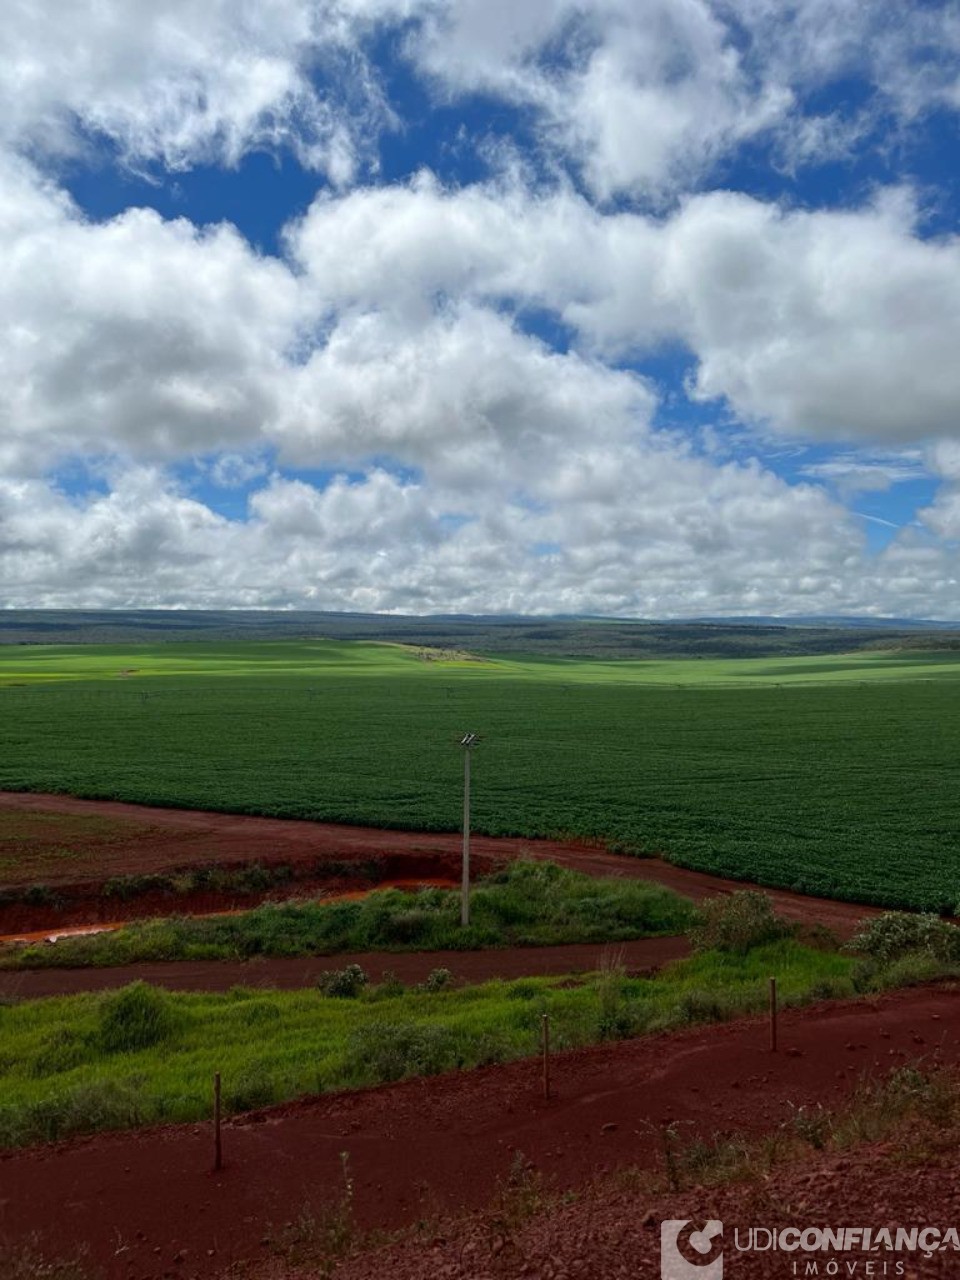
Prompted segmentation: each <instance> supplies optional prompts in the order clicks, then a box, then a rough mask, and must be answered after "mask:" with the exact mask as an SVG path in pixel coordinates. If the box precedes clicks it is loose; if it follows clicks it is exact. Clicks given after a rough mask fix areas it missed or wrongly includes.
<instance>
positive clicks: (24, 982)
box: [0, 938, 690, 1000]
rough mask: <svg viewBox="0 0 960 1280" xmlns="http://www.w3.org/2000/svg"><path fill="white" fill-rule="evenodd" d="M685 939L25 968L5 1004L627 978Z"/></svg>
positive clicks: (4, 984) (3, 995) (7, 979)
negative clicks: (161, 990) (608, 962)
mask: <svg viewBox="0 0 960 1280" xmlns="http://www.w3.org/2000/svg"><path fill="white" fill-rule="evenodd" d="M689 951H690V945H689V943H688V942H687V941H686V939H685V938H639V939H637V940H636V941H633V942H615V943H610V944H609V945H607V946H605V945H603V944H602V943H595V942H592V943H576V944H573V945H569V946H561V947H511V948H504V949H502V950H501V949H489V950H486V951H409V952H402V951H365V952H362V953H358V954H355V955H343V954H337V955H333V956H306V957H302V956H298V957H296V958H293V959H276V960H270V959H264V958H262V957H261V958H258V959H256V960H237V961H230V960H207V961H190V960H171V961H167V962H157V963H155V964H138V965H128V966H124V967H120V968H116V969H21V970H16V971H10V972H2V971H0V999H12V1000H39V999H41V998H42V997H44V996H55V995H56V996H61V995H75V994H76V993H77V992H78V991H107V990H110V989H112V988H114V987H123V986H126V985H127V983H128V982H137V981H138V980H139V981H142V982H152V983H153V984H154V985H156V986H160V987H167V988H168V989H169V990H170V991H229V989H230V988H231V987H235V986H241V987H275V988H276V987H278V988H280V989H281V990H285V991H289V990H296V989H298V988H300V987H312V986H314V985H315V984H316V981H317V978H318V976H319V975H320V974H321V973H322V972H323V971H324V970H325V969H343V968H344V967H345V966H346V965H348V964H358V965H360V967H361V968H362V969H364V970H365V971H366V973H367V975H368V976H369V978H370V980H371V981H372V982H380V981H381V980H382V978H383V976H384V974H386V973H392V974H394V975H395V976H396V977H397V978H399V979H400V981H401V982H406V983H412V982H422V981H423V980H424V978H426V977H427V975H428V974H429V973H430V971H431V970H432V969H449V970H450V972H451V973H452V974H453V976H454V978H455V979H456V980H457V981H460V982H487V981H489V980H490V979H491V978H530V977H537V976H545V975H548V974H561V973H589V972H592V971H593V970H594V969H596V968H597V967H598V966H599V965H600V963H601V961H602V959H603V957H604V955H605V954H608V955H612V956H616V957H618V959H621V960H622V963H623V965H624V968H625V969H626V970H627V972H628V973H636V972H641V971H644V970H648V969H658V968H659V967H660V966H661V965H664V964H667V963H668V962H669V961H670V960H679V959H680V957H681V956H685V955H687V954H689Z"/></svg>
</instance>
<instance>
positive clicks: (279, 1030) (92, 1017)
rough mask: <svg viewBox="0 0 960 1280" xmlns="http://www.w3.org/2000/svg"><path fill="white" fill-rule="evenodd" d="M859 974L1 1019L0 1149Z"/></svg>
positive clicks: (158, 1004) (631, 982)
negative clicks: (213, 1099)
mask: <svg viewBox="0 0 960 1280" xmlns="http://www.w3.org/2000/svg"><path fill="white" fill-rule="evenodd" d="M852 964H853V962H852V961H851V960H849V959H847V958H846V957H842V956H839V955H835V954H831V953H828V952H824V951H818V950H812V949H809V948H806V947H803V946H801V945H799V944H798V943H797V942H796V941H793V940H784V941H781V942H778V943H775V944H772V945H770V946H767V947H760V948H756V949H754V950H753V951H751V952H750V953H749V954H748V955H746V956H734V955H721V954H718V953H708V954H704V955H699V956H696V957H694V958H692V959H690V960H686V961H681V962H679V963H677V964H675V965H673V966H671V967H670V968H669V969H668V970H665V971H664V972H662V973H660V974H658V975H657V976H655V977H653V978H626V977H624V976H623V975H622V973H621V972H619V971H618V970H617V969H616V968H609V969H607V970H606V971H603V972H600V973H599V974H597V975H596V976H595V977H594V978H592V979H590V980H587V981H584V982H582V983H580V984H578V985H570V983H569V980H564V979H546V978H537V979H534V978H530V979H523V980H522V981H516V982H492V983H486V984H484V985H483V986H478V987H465V988H461V989H458V990H446V989H442V990H440V991H439V992H436V993H433V994H431V993H428V992H425V991H416V990H414V991H410V990H406V991H404V990H402V989H400V990H398V987H397V984H389V985H388V984H384V985H383V986H381V987H380V988H369V987H367V988H364V989H363V991H362V994H361V995H360V997H359V998H357V999H337V998H334V997H330V996H324V995H321V994H320V993H319V992H318V991H309V990H307V991H295V992H274V991H269V992H267V991H252V990H246V989H235V990H234V991H232V992H230V993H229V994H226V995H196V994H176V995H175V994H169V993H167V992H161V991H158V990H155V989H152V988H148V987H144V986H143V984H136V985H135V986H134V987H132V988H131V987H128V988H124V989H123V990H122V991H121V992H115V993H110V994H107V995H104V994H98V995H82V996H71V997H64V998H58V999H47V1000H39V1001H29V1002H24V1003H21V1004H14V1005H7V1006H5V1007H0V1046H2V1047H0V1143H2V1144H3V1145H7V1146H12V1145H18V1144H23V1143H28V1142H34V1141H42V1140H48V1139H54V1138H59V1137H64V1136H67V1135H68V1134H70V1133H77V1132H84V1131H90V1130H94V1129H113V1128H125V1127H131V1126H136V1125H141V1124H147V1123H151V1122H154V1121H190V1120H196V1119H199V1118H201V1117H204V1116H207V1115H208V1114H209V1112H210V1089H211V1080H212V1078H213V1073H214V1072H215V1071H220V1072H221V1073H222V1076H223V1082H224V1083H223V1087H224V1097H225V1101H226V1106H227V1110H228V1111H238V1110H244V1109H248V1108H251V1107H257V1106H262V1105H266V1104H268V1103H271V1102H277V1101H280V1100H282V1099H286V1098H290V1097H294V1096H296V1095H299V1094H302V1093H310V1092H317V1091H324V1090H330V1089H337V1088H343V1087H353V1086H365V1085H371V1084H376V1083H379V1082H381V1081H384V1080H392V1079H400V1078H402V1077H404V1076H407V1075H414V1074H416V1075H430V1074H434V1073H436V1072H440V1071H447V1070H453V1069H457V1068H464V1067H470V1066H474V1065H478V1064H482V1063H487V1062H502V1061H507V1060H509V1059H512V1058H517V1057H522V1056H525V1055H529V1054H533V1053H535V1052H536V1051H537V1048H538V1045H539V1037H540V1027H541V1014H543V1013H549V1015H550V1024H551V1040H552V1043H553V1045H554V1047H555V1048H556V1049H557V1050H562V1049H565V1048H571V1047H575V1046H581V1045H585V1044H590V1043H594V1042H596V1041H598V1040H603V1039H611V1038H617V1037H621V1036H624V1035H633V1034H637V1033H639V1032H643V1031H653V1030H658V1029H664V1028H667V1027H673V1026H680V1025H684V1024H687V1023H693V1022H698V1021H705V1020H706V1021H714V1020H720V1019H723V1018H727V1017H731V1016H734V1015H735V1014H737V1013H741V1012H745V1011H759V1010H761V1009H762V1008H763V1007H764V1002H765V1000H766V991H767V977H768V975H769V974H771V973H776V974H777V976H778V980H779V988H780V992H781V996H782V999H783V1000H784V1001H786V1002H793V1001H799V1000H802V999H805V998H808V997H810V996H811V995H823V994H825V993H826V992H827V991H828V990H829V991H830V992H831V993H833V994H841V993H844V992H850V991H852V986H851V984H850V977H849V975H850V972H851V967H852Z"/></svg>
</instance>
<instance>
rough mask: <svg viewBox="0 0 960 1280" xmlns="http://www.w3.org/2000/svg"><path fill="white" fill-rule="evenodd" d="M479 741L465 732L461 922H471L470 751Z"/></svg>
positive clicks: (464, 925)
mask: <svg viewBox="0 0 960 1280" xmlns="http://www.w3.org/2000/svg"><path fill="white" fill-rule="evenodd" d="M476 742H477V735H476V734H475V733H465V734H464V735H463V737H462V738H461V740H460V745H461V747H463V866H462V874H461V883H460V924H461V925H462V927H463V928H464V929H465V928H466V927H467V925H468V924H469V923H470V752H471V751H472V750H473V748H474V746H475V745H476Z"/></svg>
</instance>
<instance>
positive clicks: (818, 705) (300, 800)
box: [0, 640, 960, 910]
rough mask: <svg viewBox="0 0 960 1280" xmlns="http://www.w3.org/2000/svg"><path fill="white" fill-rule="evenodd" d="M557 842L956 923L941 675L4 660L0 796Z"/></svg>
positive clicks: (239, 647) (871, 663) (958, 685)
mask: <svg viewBox="0 0 960 1280" xmlns="http://www.w3.org/2000/svg"><path fill="white" fill-rule="evenodd" d="M467 731H470V732H474V733H477V734H479V735H480V742H479V745H478V746H477V747H476V748H475V750H474V753H473V761H472V762H473V825H474V829H475V830H477V831H481V832H484V833H486V834H490V835H507V834H510V835H523V836H558V835H559V836H573V837H579V838H583V839H587V840H591V841H597V842H599V843H602V844H605V845H609V846H611V847H613V848H616V849H620V850H623V851H625V852H630V853H637V854H661V855H663V856H665V857H667V858H669V859H670V860H672V861H674V862H677V863H679V864H682V865H685V866H690V867H696V868H700V869H703V870H709V871H712V872H715V873H718V874H722V875H728V876H734V877H737V878H741V879H745V880H751V881H755V882H758V883H760V884H766V885H777V886H783V887H787V888H794V889H797V890H800V891H804V892H808V893H815V894H821V895H827V896H837V897H844V898H849V899H852V900H856V901H862V902H871V903H877V904H882V905H894V906H910V907H919V908H924V909H932V910H953V909H954V908H955V907H956V905H957V903H958V900H960V853H958V840H957V836H958V832H960V787H958V782H960V778H958V768H957V761H958V760H960V664H958V662H957V656H956V655H954V654H953V653H935V654H930V655H925V654H923V653H918V652H916V651H909V652H904V653H899V652H886V653H884V652H879V653H877V652H873V653H868V654H863V653H860V654H857V655H853V656H851V657H849V658H845V657H842V656H841V657H824V658H817V657H804V658H794V659H782V658H778V659H774V658H764V659H741V660H704V661H697V660H677V661H668V660H656V661H648V662H632V661H626V660H621V661H606V662H603V661H582V660H574V659H570V660H565V659H561V658H538V659H529V658H523V657H522V656H516V657H503V656H498V657H497V658H496V659H484V658H482V657H477V656H476V655H471V654H466V653H460V652H457V651H446V650H423V649H415V648H406V647H404V646H399V645H392V644H372V643H354V644H351V643H344V642H336V643H334V642H324V641H317V640H311V641H309V642H307V641H289V642H280V643H271V644H256V643H250V642H238V643H232V644H227V643H224V644H206V645H205V644H182V645H181V644H173V643H170V644H157V645H143V646H133V645H129V646H125V647H123V648H118V647H114V646H5V647H4V648H2V649H0V788H3V789H12V790H31V791H52V792H62V793H68V794H73V795H78V796H86V797H91V798H103V799H119V800H126V801H132V802H138V803H146V804H155V805H166V806H175V807H189V808H203V809H216V810H222V811H230V812H239V813H258V814H267V815H271V816H285V817H297V818H314V819H320V820H324V821H332V822H349V823H363V824H371V825H375V826H379V827H388V828H389V827H395V828H407V829H420V830H456V829H457V828H458V826H459V822H460V812H461V770H462V757H461V752H460V750H459V747H458V744H459V741H460V738H461V736H462V735H463V734H464V733H465V732H467Z"/></svg>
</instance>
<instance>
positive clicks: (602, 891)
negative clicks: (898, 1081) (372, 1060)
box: [0, 862, 693, 968]
mask: <svg viewBox="0 0 960 1280" xmlns="http://www.w3.org/2000/svg"><path fill="white" fill-rule="evenodd" d="M692 911H693V909H692V906H691V904H690V903H689V902H687V901H686V900H685V899H683V898H679V897H678V896H677V895H676V894H674V893H671V892H670V891H669V890H667V889H663V888H660V887H659V886H657V885H650V884H645V883H642V882H638V881H635V880H623V879H619V878H618V879H607V880H595V879H591V878H590V877H589V876H585V875H581V874H579V873H578V872H574V871H567V870H564V869H562V868H560V867H556V866H553V865H552V864H550V863H543V862H536V863H534V862H517V863H514V864H512V865H511V866H510V867H508V868H506V869H505V870H504V871H502V872H500V873H499V874H497V875H495V876H492V877H489V878H488V879H486V880H483V881H481V882H480V883H479V884H478V885H477V886H476V887H475V888H474V890H473V892H472V893H471V895H470V925H469V927H468V928H467V929H464V928H462V927H461V925H460V895H459V893H453V892H450V891H449V890H444V889H432V888H425V889H421V890H420V891H419V892H417V893H405V892H402V891H400V890H399V889H384V890H381V891H379V892H377V893H372V894H370V895H369V896H368V897H366V898H364V899H362V900H360V901H352V902H349V901H348V902H334V903H329V904H327V905H324V904H322V903H313V902H287V903H279V904H267V905H265V906H262V907H258V908H256V909H255V910H253V911H249V912H245V913H244V914H242V915H235V916H225V915H224V916H211V917H206V918H190V917H173V918H168V919H163V920H154V921H149V922H145V923H137V924H132V925H130V926H128V927H127V928H124V929H120V930H117V931H116V932H111V933H102V934H96V935H94V936H92V937H85V938H84V937H80V938H64V939H62V940H61V941H60V942H58V943H55V944H48V943H45V944H44V945H43V946H35V947H13V946H11V947H9V948H7V949H6V951H5V952H3V953H0V967H2V968H49V967H58V966H71V967H80V966H96V967H101V966H106V965H124V964H136V963H140V962H143V961H150V960H201V959H202V960H225V959H242V958H246V957H249V956H255V955H264V956H300V955H332V954H335V953H336V952H338V951H339V952H344V951H373V950H388V951H439V950H444V949H447V948H450V949H458V950H469V949H473V948H476V947H497V946H544V945H557V944H560V943H565V942H623V941H626V940H627V939H629V938H642V937H649V936H654V935H658V934H659V935H663V934H668V935H670V934H677V933H682V932H684V930H685V929H687V928H688V926H689V925H690V923H691V919H692Z"/></svg>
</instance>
